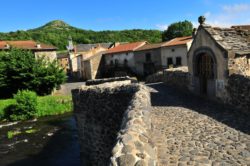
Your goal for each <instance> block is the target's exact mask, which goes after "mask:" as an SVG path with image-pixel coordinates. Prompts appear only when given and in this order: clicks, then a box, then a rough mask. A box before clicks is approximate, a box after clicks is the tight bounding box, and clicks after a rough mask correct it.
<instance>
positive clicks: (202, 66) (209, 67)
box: [196, 53, 215, 96]
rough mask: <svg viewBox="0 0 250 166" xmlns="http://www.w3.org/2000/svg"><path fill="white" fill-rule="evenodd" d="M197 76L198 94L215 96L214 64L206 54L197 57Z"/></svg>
mask: <svg viewBox="0 0 250 166" xmlns="http://www.w3.org/2000/svg"><path fill="white" fill-rule="evenodd" d="M196 64H197V66H196V69H197V76H198V77H199V84H200V94H201V95H208V96H214V95H215V62H214V60H213V58H212V56H210V55H209V54H207V53H201V54H199V55H198V57H197V63H196Z"/></svg>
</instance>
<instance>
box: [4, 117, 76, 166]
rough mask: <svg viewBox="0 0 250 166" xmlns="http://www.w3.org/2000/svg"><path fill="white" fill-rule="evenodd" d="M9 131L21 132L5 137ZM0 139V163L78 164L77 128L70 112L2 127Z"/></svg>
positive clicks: (5, 164) (21, 164)
mask: <svg viewBox="0 0 250 166" xmlns="http://www.w3.org/2000/svg"><path fill="white" fill-rule="evenodd" d="M9 131H13V132H20V133H19V134H17V135H14V136H13V137H12V138H8V132H9ZM27 131H30V132H27ZM31 131H32V132H31ZM0 140H1V141H0V165H1V166H7V165H8V166H17V165H18V166H24V165H25V166H33V165H38V166H40V165H41V166H42V165H46V166H50V165H51V166H52V165H53V166H57V165H58V166H59V165H60V166H68V165H74V166H78V165H80V150H79V143H78V136H77V128H76V124H75V119H74V118H73V116H72V114H71V113H66V114H63V115H59V116H49V117H43V118H39V119H38V120H37V121H25V122H19V123H18V124H16V125H12V126H5V127H2V128H1V130H0Z"/></svg>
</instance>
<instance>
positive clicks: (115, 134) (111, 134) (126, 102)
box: [72, 82, 156, 166]
mask: <svg viewBox="0 0 250 166" xmlns="http://www.w3.org/2000/svg"><path fill="white" fill-rule="evenodd" d="M72 95H73V102H74V114H75V117H76V119H77V124H78V130H79V137H80V144H81V158H82V161H83V163H82V165H97V166H98V165H114V166H116V165H119V166H134V165H140V164H141V165H152V166H153V165H156V149H155V148H154V145H153V144H152V141H151V139H150V137H149V131H150V128H151V116H150V115H151V114H150V109H151V104H150V96H149V92H148V90H147V88H146V87H144V86H143V85H139V84H130V83H128V82H113V83H105V84H101V85H98V86H88V87H82V89H76V90H73V91H72Z"/></svg>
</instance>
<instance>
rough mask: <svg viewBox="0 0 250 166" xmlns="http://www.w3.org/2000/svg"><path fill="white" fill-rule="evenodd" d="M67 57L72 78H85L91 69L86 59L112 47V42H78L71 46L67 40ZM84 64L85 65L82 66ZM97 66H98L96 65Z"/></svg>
mask: <svg viewBox="0 0 250 166" xmlns="http://www.w3.org/2000/svg"><path fill="white" fill-rule="evenodd" d="M69 45H72V46H69V48H71V49H69V59H70V71H71V76H72V79H73V80H86V79H88V78H90V76H91V75H92V74H90V73H92V72H90V71H92V69H93V68H92V69H91V68H88V67H90V66H88V63H87V61H88V60H91V59H92V57H95V58H96V56H100V57H101V54H100V53H103V52H104V51H106V50H108V48H110V47H112V45H113V44H112V43H100V44H79V45H76V46H73V44H72V43H71V41H69ZM84 64H86V65H87V66H84ZM98 64H99V63H98ZM97 67H98V66H97Z"/></svg>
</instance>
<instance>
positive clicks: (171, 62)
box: [167, 58, 173, 68]
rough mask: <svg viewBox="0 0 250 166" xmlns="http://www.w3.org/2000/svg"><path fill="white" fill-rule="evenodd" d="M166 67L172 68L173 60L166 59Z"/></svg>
mask: <svg viewBox="0 0 250 166" xmlns="http://www.w3.org/2000/svg"><path fill="white" fill-rule="evenodd" d="M167 66H168V68H169V67H173V58H167Z"/></svg>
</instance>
